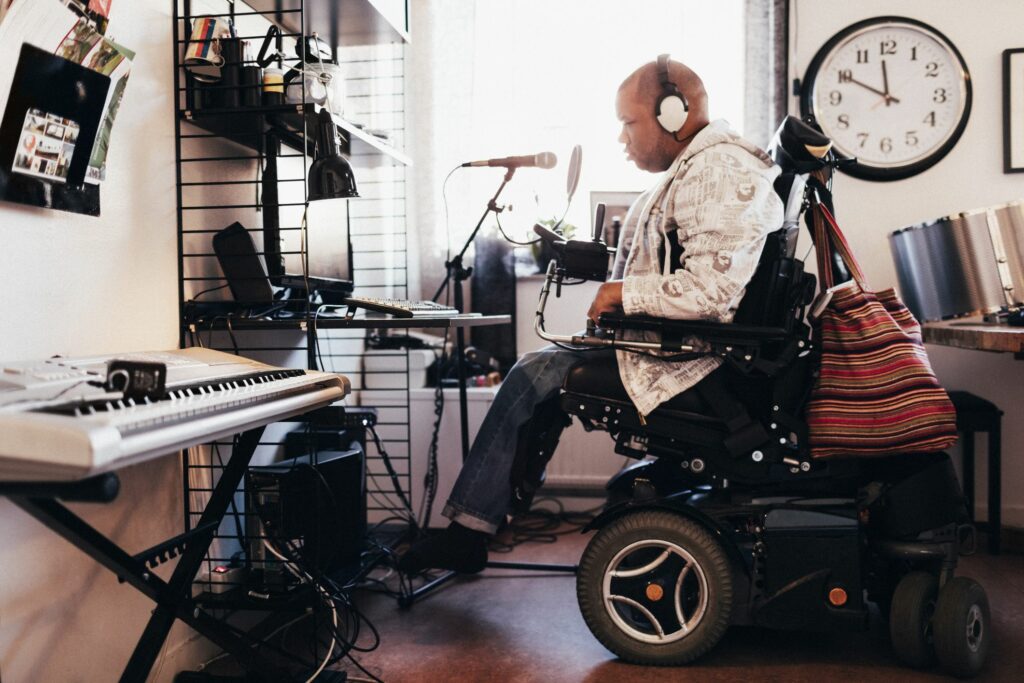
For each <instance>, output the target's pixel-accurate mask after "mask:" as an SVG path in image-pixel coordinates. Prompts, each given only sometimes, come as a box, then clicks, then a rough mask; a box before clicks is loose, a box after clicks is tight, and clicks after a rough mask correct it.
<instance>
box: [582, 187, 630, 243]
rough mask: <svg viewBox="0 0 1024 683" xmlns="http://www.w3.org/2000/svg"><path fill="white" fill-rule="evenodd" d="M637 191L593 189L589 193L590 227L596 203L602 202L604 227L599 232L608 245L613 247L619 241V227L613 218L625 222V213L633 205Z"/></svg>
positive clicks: (594, 216)
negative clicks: (593, 190)
mask: <svg viewBox="0 0 1024 683" xmlns="http://www.w3.org/2000/svg"><path fill="white" fill-rule="evenodd" d="M639 196H640V193H639V192H606V191H595V192H591V193H590V229H591V230H593V228H594V222H595V221H596V220H597V205H598V204H600V203H602V202H603V203H604V207H605V208H604V227H603V230H602V232H601V239H603V240H604V242H605V244H607V245H608V246H609V247H615V246H616V245H618V243H619V233H618V231H619V228H618V227H616V224H615V220H616V219H618V221H619V223H620V224H621V225H625V224H626V213H627V212H629V207H630V206H632V205H633V202H635V201H636V198H637V197H639Z"/></svg>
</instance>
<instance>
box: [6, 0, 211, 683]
mask: <svg viewBox="0 0 1024 683" xmlns="http://www.w3.org/2000/svg"><path fill="white" fill-rule="evenodd" d="M22 1H23V2H34V1H35V0H22ZM171 7H172V4H171V2H168V0H135V1H134V2H115V3H114V4H113V15H112V17H111V29H112V37H113V38H115V39H116V40H118V41H120V42H122V43H123V44H124V45H125V46H127V47H130V48H132V49H134V50H136V51H137V52H138V57H137V59H136V60H135V63H134V68H133V71H132V76H131V81H130V82H129V85H128V88H127V91H126V93H125V99H124V103H123V104H122V106H121V110H120V114H119V116H118V120H117V125H116V126H115V129H114V137H113V141H112V147H111V156H110V158H109V166H108V168H109V176H108V179H107V181H106V183H105V185H104V186H103V190H102V202H103V209H102V216H101V217H100V218H90V217H85V216H78V215H75V214H67V213H60V212H56V211H46V210H41V209H34V208H25V207H20V206H18V205H14V204H7V203H0V244H2V245H3V247H2V249H0V288H2V291H3V306H0V360H14V359H34V358H45V357H47V356H50V355H52V354H73V355H78V354H88V353H94V352H114V351H125V350H139V349H166V348H175V347H176V346H177V344H178V333H177V279H178V276H177V258H176V253H177V246H176V236H175V235H176V224H175V191H174V190H175V185H174V178H175V175H174V118H173V112H174V109H173V103H172V99H171V97H172V93H173V69H172V65H171V58H172V52H171ZM11 66H12V65H2V66H0V68H4V69H6V68H11ZM121 483H122V493H121V496H120V497H119V499H118V500H117V501H116V502H115V503H113V504H111V505H106V506H96V505H76V506H73V509H74V510H76V511H78V512H80V513H81V514H83V515H84V517H85V518H86V520H88V521H89V522H90V523H91V524H93V525H95V526H96V527H97V528H98V529H100V530H101V531H103V532H105V533H109V534H111V535H112V536H113V537H114V539H115V540H117V541H118V542H119V543H121V544H123V545H124V547H126V548H127V549H128V550H129V551H130V552H137V551H140V550H143V549H144V548H146V547H148V546H150V545H151V544H153V543H156V542H158V541H161V540H163V539H164V538H166V537H168V536H170V535H172V534H174V533H177V532H178V531H180V529H181V527H182V508H181V475H180V468H179V465H178V459H177V458H176V457H175V456H169V457H166V458H163V459H160V460H157V461H153V462H151V463H148V464H145V465H141V466H138V467H135V468H129V469H127V470H123V471H122V472H121ZM0 539H3V542H2V543H0V679H2V680H3V681H5V683H22V682H31V681H58V680H59V681H68V682H86V681H109V680H116V678H117V677H118V676H119V675H120V671H121V669H122V668H123V666H124V663H125V662H126V661H127V658H128V656H129V655H130V653H131V650H132V648H133V647H134V643H135V641H136V639H137V638H138V636H139V634H140V633H141V631H142V629H143V627H144V625H145V623H146V620H147V619H148V617H149V611H150V609H151V608H152V604H151V603H150V602H149V601H148V600H147V599H145V598H142V597H141V596H139V595H138V594H137V593H135V591H134V590H132V589H131V588H129V587H127V586H126V585H121V584H118V583H117V579H116V578H115V577H114V576H113V575H112V574H111V573H110V572H108V571H107V570H105V569H102V568H101V567H99V565H97V564H96V563H94V562H93V561H92V560H90V559H88V558H87V557H86V556H85V555H84V554H82V553H81V552H79V551H77V550H75V549H73V548H71V546H69V545H67V544H66V543H64V542H63V541H61V540H60V539H58V538H57V536H55V535H54V534H53V533H52V532H50V531H49V530H47V529H45V528H44V527H43V526H42V525H40V524H38V523H37V522H35V521H34V520H32V519H31V518H29V517H28V516H27V515H26V514H25V513H23V512H22V511H21V510H20V509H18V508H16V507H15V506H14V505H12V504H11V503H9V502H8V501H7V500H0ZM172 567H173V565H172ZM158 573H160V574H162V575H165V576H166V574H167V572H163V571H162V572H158ZM187 634H188V630H187V629H185V628H184V627H181V626H180V625H179V626H176V627H175V629H174V630H173V631H172V633H171V637H170V641H169V642H170V645H169V647H168V650H173V649H175V647H178V646H180V644H181V643H183V642H185V641H186V639H187V638H188V635H187ZM178 654H179V655H186V657H185V664H184V665H187V664H194V663H195V662H196V661H199V658H200V657H201V656H202V654H201V653H197V652H196V651H195V650H194V649H192V648H184V649H182V648H180V647H178ZM177 670H178V669H177V668H175V664H172V663H170V662H166V663H165V664H164V665H163V667H162V670H161V672H160V673H159V674H158V675H156V676H154V677H153V678H152V680H159V681H169V680H171V678H172V677H173V675H174V673H175V672H176V671H177Z"/></svg>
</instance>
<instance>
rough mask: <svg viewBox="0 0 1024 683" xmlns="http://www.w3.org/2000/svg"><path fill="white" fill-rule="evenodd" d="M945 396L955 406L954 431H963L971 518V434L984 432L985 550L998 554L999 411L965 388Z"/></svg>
mask: <svg viewBox="0 0 1024 683" xmlns="http://www.w3.org/2000/svg"><path fill="white" fill-rule="evenodd" d="M949 399H950V400H951V401H952V402H953V406H954V407H955V408H956V428H957V431H959V432H961V433H962V434H963V440H962V443H963V454H964V461H963V466H964V467H963V470H964V495H965V496H966V497H967V509H968V512H969V513H970V515H971V519H974V434H975V432H988V527H987V531H988V550H989V552H990V553H992V554H993V555H998V554H999V541H1000V535H1001V533H1002V522H1001V513H1000V506H1001V504H1002V486H1001V484H1002V476H1001V470H1002V465H1001V464H1000V457H1001V455H1000V451H1001V448H1002V422H1003V411H1001V410H999V407H998V406H996V405H995V404H994V403H991V402H989V401H986V400H985V399H983V398H981V397H979V396H975V395H974V394H972V393H970V392H967V391H951V392H949Z"/></svg>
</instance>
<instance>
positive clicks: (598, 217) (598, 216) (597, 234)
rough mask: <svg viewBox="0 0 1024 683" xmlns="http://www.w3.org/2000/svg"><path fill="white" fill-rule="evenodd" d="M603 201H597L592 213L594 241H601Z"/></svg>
mask: <svg viewBox="0 0 1024 683" xmlns="http://www.w3.org/2000/svg"><path fill="white" fill-rule="evenodd" d="M604 212H605V205H604V202H598V203H597V210H596V211H595V214H594V241H595V242H600V241H601V232H602V231H603V230H604Z"/></svg>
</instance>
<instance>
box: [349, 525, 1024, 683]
mask: <svg viewBox="0 0 1024 683" xmlns="http://www.w3.org/2000/svg"><path fill="white" fill-rule="evenodd" d="M589 538H590V535H587V536H582V535H579V534H573V535H570V536H564V537H562V538H561V539H560V540H559V541H558V543H555V544H552V545H543V544H527V545H523V546H520V547H519V548H518V549H517V550H516V551H515V552H514V553H513V554H512V555H511V556H501V557H494V558H493V559H517V560H523V561H544V562H566V563H574V562H576V561H577V560H578V559H579V557H580V554H581V553H582V550H583V547H584V546H585V544H586V543H587V541H588V540H589ZM958 573H959V574H961V575H964V576H971V577H973V578H975V579H977V580H978V581H979V582H981V584H982V585H983V586H984V587H985V589H986V591H987V592H988V596H989V601H990V603H991V608H992V620H993V628H994V634H995V637H994V638H993V641H992V649H991V654H990V656H989V660H988V665H987V668H986V670H985V671H984V672H983V673H982V675H981V676H979V677H978V678H977V679H975V680H977V681H1020V680H1024V556H1022V555H1010V554H1004V555H1001V556H999V557H993V556H989V555H985V554H982V553H979V554H978V555H976V556H973V557H967V558H963V560H962V563H961V565H960V569H959V571H958ZM360 604H361V606H362V607H363V608H364V611H366V613H367V614H368V616H369V617H370V618H371V619H372V620H373V622H374V624H375V625H376V626H377V628H378V629H379V630H380V634H381V638H382V644H381V647H380V648H379V649H378V650H376V651H374V652H371V653H367V654H363V655H361V656H360V661H361V662H362V664H363V665H364V666H366V667H367V668H368V669H369V670H370V671H371V672H373V673H374V674H376V675H378V676H380V677H381V678H383V680H384V681H386V683H406V682H410V683H411V682H416V683H434V682H435V681H436V682H439V683H449V682H459V683H463V682H465V683H476V682H480V683H484V682H487V683H490V682H492V681H500V682H501V683H534V682H537V683H540V682H545V683H547V682H553V683H562V682H566V683H574V682H581V683H604V682H608V683H611V682H616V683H617V682H620V681H636V682H637V683H645V682H648V681H650V682H652V683H653V682H658V683H665V682H668V681H691V680H692V681H701V682H702V683H704V682H705V681H815V682H817V681H829V680H834V681H872V682H877V681H894V680H899V681H901V682H903V681H905V682H908V683H909V682H910V681H926V680H951V679H948V678H945V677H944V676H942V674H941V673H940V672H939V671H937V670H935V671H931V672H918V671H913V670H910V669H907V668H905V667H903V666H901V665H900V664H899V663H898V662H897V661H896V659H895V657H894V655H893V654H892V650H891V648H890V646H889V642H888V636H887V634H886V632H885V628H884V625H882V624H881V623H880V622H879V621H878V619H877V618H876V619H875V620H873V622H872V628H871V630H870V631H868V632H864V633H854V634H827V635H823V634H805V633H790V632H772V631H766V630H762V629H756V628H732V629H731V630H730V631H729V632H728V633H726V635H725V637H724V638H723V640H722V641H721V642H720V643H719V644H718V646H717V647H716V648H715V649H714V650H712V651H711V652H710V653H709V654H708V655H705V656H704V657H703V658H702V659H700V660H698V662H697V663H695V664H692V665H690V666H687V667H681V668H649V667H642V666H633V665H628V664H623V663H621V662H618V661H616V659H615V657H614V656H613V655H612V654H611V653H610V652H608V651H607V650H605V649H604V647H602V646H601V644H600V643H598V642H597V641H596V640H595V639H594V637H593V636H592V635H591V634H590V631H588V630H587V627H586V625H585V624H584V622H583V619H582V617H581V616H580V613H579V609H578V607H577V605H576V594H575V584H574V580H573V578H572V577H571V576H569V575H551V574H538V573H535V572H522V571H508V570H494V569H489V570H486V571H485V572H484V573H483V574H482V575H480V576H478V577H473V578H461V579H459V580H457V581H455V582H452V583H449V584H448V585H446V586H445V587H443V588H441V589H440V590H438V591H437V592H435V593H433V594H431V595H429V596H425V597H424V598H423V599H422V600H421V601H420V602H418V603H416V604H415V605H413V607H412V608H411V609H409V610H401V609H399V608H398V607H397V606H396V603H395V601H394V600H391V599H388V598H384V597H383V596H370V597H369V598H368V599H365V598H364V599H363V600H361V603H360ZM346 668H348V669H349V671H350V672H352V673H354V674H358V672H355V671H354V670H353V668H352V667H346Z"/></svg>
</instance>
